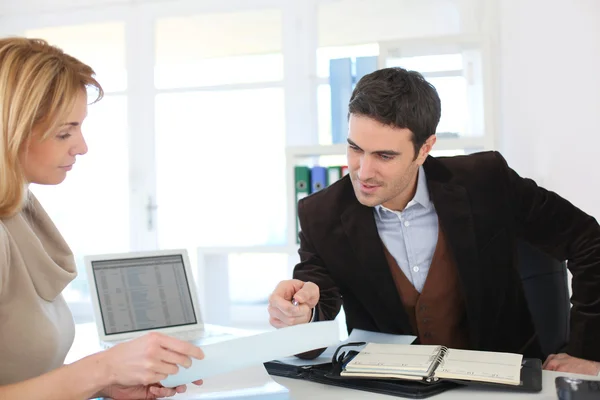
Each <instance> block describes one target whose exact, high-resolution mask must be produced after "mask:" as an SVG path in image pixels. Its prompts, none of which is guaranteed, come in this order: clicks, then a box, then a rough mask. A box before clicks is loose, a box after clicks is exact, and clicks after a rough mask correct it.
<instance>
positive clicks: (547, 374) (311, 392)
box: [272, 371, 600, 400]
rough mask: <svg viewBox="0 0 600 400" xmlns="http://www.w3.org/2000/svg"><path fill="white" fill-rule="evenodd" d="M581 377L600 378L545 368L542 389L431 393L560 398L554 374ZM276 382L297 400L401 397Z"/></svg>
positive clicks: (495, 399) (490, 399)
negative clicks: (532, 391)
mask: <svg viewBox="0 0 600 400" xmlns="http://www.w3.org/2000/svg"><path fill="white" fill-rule="evenodd" d="M565 375H567V376H570V377H579V378H582V379H596V380H598V379H600V378H594V377H592V376H589V375H575V374H564V373H558V372H553V371H543V386H542V387H543V389H542V391H541V392H540V393H535V394H528V393H513V392H507V391H504V390H497V389H486V390H481V389H474V388H458V389H451V390H448V391H447V392H444V393H441V394H439V395H436V396H432V397H429V398H430V399H433V400H463V399H464V400H471V399H472V400H475V399H477V400H482V399H483V400H500V399H506V400H513V399H514V400H516V399H527V400H557V399H558V397H557V395H556V388H555V385H554V378H556V377H557V376H565ZM272 378H273V380H275V381H276V382H277V383H279V384H281V385H283V386H285V387H286V388H288V390H289V391H290V397H291V398H292V399H294V400H300V399H311V400H319V399H323V400H325V399H327V400H342V399H343V400H363V399H382V400H383V399H388V400H389V399H401V397H395V396H386V395H381V394H375V393H369V392H364V391H360V390H350V389H344V388H338V387H335V386H329V385H323V384H320V383H313V382H304V381H300V380H297V379H289V378H280V377H276V376H274V377H272Z"/></svg>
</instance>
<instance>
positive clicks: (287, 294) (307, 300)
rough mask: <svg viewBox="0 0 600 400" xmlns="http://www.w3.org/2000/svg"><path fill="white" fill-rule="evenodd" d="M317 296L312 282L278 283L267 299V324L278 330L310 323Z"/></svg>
mask: <svg viewBox="0 0 600 400" xmlns="http://www.w3.org/2000/svg"><path fill="white" fill-rule="evenodd" d="M319 295H320V293H319V287H318V286H317V285H315V284H314V283H312V282H302V281H301V280H298V279H290V280H287V281H281V282H279V284H278V285H277V287H276V288H275V290H274V291H273V293H272V294H271V296H270V297H269V307H268V310H269V317H270V318H269V323H270V324H271V325H273V326H274V327H275V328H278V329H279V328H284V327H286V326H292V325H298V324H305V323H307V322H310V317H311V315H312V309H313V308H314V307H315V306H316V305H317V303H318V302H319ZM292 300H295V303H297V305H294V304H292Z"/></svg>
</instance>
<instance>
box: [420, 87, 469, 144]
mask: <svg viewBox="0 0 600 400" xmlns="http://www.w3.org/2000/svg"><path fill="white" fill-rule="evenodd" d="M428 81H429V82H430V83H431V84H432V85H433V86H435V88H436V89H437V91H438V95H439V96H440V101H441V103H442V118H440V123H439V125H438V128H437V133H438V135H439V137H440V138H441V137H454V136H464V135H465V134H466V132H467V124H468V120H469V106H468V102H467V81H466V79H465V78H463V77H462V76H453V77H444V78H429V79H428Z"/></svg>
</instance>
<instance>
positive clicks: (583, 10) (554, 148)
mask: <svg viewBox="0 0 600 400" xmlns="http://www.w3.org/2000/svg"><path fill="white" fill-rule="evenodd" d="M499 2H500V46H499V52H498V53H497V58H496V60H497V62H498V64H497V65H498V66H499V71H498V78H499V79H500V81H499V93H498V94H499V96H498V99H499V113H498V120H499V128H500V129H499V135H498V136H499V149H500V150H501V151H502V152H503V153H504V155H505V156H506V157H507V159H508V161H509V163H510V164H511V166H513V167H514V168H515V170H517V172H519V173H520V174H521V175H525V176H529V177H532V178H534V179H536V180H537V181H538V183H540V184H542V185H543V186H545V187H547V188H549V189H552V190H555V191H556V192H558V193H559V194H561V195H562V196H563V197H566V198H567V199H569V200H570V201H572V202H573V203H575V204H576V205H578V206H579V207H580V208H582V209H583V210H584V211H586V212H588V213H590V214H592V215H593V216H595V217H596V218H597V219H600V185H598V182H599V181H600V168H599V166H598V159H599V158H600V157H599V156H600V153H599V152H600V73H599V71H600V1H598V0H552V1H548V0H499Z"/></svg>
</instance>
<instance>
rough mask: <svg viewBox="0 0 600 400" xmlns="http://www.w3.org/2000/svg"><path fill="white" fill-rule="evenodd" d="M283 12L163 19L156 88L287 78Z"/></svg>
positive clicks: (158, 35) (158, 28)
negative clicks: (283, 42) (284, 73)
mask: <svg viewBox="0 0 600 400" xmlns="http://www.w3.org/2000/svg"><path fill="white" fill-rule="evenodd" d="M281 31H282V22H281V11H280V10H259V11H243V12H232V13H215V14H200V15H193V16H185V17H177V18H162V19H159V20H158V21H157V24H156V68H155V84H156V87H158V88H162V89H166V88H177V87H194V86H211V85H222V84H233V83H253V82H273V81H280V80H282V79H283V58H282V55H281V42H282V38H281Z"/></svg>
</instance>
